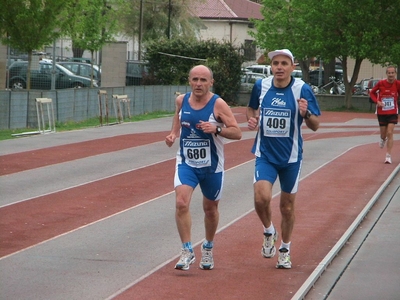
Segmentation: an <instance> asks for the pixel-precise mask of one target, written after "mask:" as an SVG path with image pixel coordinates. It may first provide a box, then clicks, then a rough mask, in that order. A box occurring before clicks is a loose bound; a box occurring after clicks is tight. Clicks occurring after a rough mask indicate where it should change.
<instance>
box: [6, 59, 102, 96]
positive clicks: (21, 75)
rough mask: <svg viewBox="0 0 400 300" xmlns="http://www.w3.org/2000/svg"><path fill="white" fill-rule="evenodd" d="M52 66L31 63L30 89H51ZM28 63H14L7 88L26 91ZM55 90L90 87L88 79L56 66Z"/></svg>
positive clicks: (9, 71) (43, 63)
mask: <svg viewBox="0 0 400 300" xmlns="http://www.w3.org/2000/svg"><path fill="white" fill-rule="evenodd" d="M52 70H53V64H52V63H51V62H49V61H40V62H39V64H35V63H32V66H31V89H40V90H49V89H51V77H52ZM27 72H28V62H27V61H18V62H14V63H13V64H12V65H11V66H10V68H9V70H8V75H9V78H10V79H9V87H10V88H12V89H26V84H27V80H26V79H27ZM55 78H56V79H55V88H56V89H66V88H81V87H90V86H91V80H90V78H87V77H83V76H78V75H75V74H74V73H72V72H71V71H69V70H68V69H66V68H64V67H63V66H61V65H59V64H56V74H55ZM93 86H94V87H97V86H98V85H97V81H96V80H93Z"/></svg>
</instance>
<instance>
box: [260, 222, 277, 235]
mask: <svg viewBox="0 0 400 300" xmlns="http://www.w3.org/2000/svg"><path fill="white" fill-rule="evenodd" d="M263 227H264V233H270V234H274V233H275V227H274V224H272V222H271V226H269V227H268V228H265V226H263Z"/></svg>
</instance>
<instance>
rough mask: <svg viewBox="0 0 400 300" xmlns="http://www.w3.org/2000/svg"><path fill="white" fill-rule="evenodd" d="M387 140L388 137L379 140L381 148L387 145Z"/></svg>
mask: <svg viewBox="0 0 400 300" xmlns="http://www.w3.org/2000/svg"><path fill="white" fill-rule="evenodd" d="M386 141H387V138H386V139H381V141H380V142H379V148H383V147H385V144H386Z"/></svg>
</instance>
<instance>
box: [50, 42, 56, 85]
mask: <svg viewBox="0 0 400 300" xmlns="http://www.w3.org/2000/svg"><path fill="white" fill-rule="evenodd" d="M52 64H53V69H52V70H51V90H52V91H54V90H55V89H56V40H54V41H53V61H52Z"/></svg>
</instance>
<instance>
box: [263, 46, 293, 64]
mask: <svg viewBox="0 0 400 300" xmlns="http://www.w3.org/2000/svg"><path fill="white" fill-rule="evenodd" d="M277 55H285V56H287V57H289V58H290V59H291V60H292V63H293V64H294V57H293V54H292V52H290V50H288V49H282V50H275V51H271V52H269V53H268V57H269V59H270V60H272V59H273V58H274V57H275V56H277Z"/></svg>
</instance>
